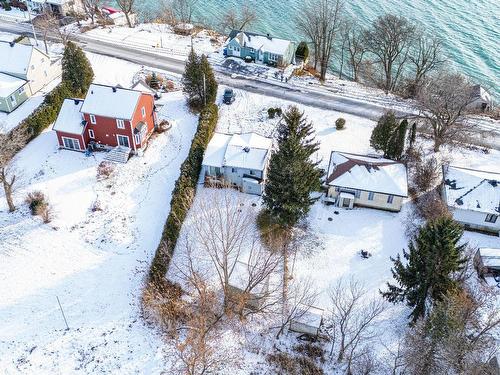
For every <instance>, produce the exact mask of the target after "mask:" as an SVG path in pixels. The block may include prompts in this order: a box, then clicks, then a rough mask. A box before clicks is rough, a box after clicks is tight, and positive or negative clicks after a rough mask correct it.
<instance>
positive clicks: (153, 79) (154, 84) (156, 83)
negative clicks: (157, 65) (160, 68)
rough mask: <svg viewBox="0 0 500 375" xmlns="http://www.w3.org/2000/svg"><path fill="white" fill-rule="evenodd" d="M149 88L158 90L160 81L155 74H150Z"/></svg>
mask: <svg viewBox="0 0 500 375" xmlns="http://www.w3.org/2000/svg"><path fill="white" fill-rule="evenodd" d="M149 87H151V88H152V89H155V90H158V89H159V88H160V80H159V79H158V76H157V75H156V72H153V73H151V79H150V80H149Z"/></svg>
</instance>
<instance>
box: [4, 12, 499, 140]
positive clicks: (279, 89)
mask: <svg viewBox="0 0 500 375" xmlns="http://www.w3.org/2000/svg"><path fill="white" fill-rule="evenodd" d="M0 31H5V32H10V33H15V34H29V35H32V29H31V25H30V24H28V23H16V22H10V21H5V20H0ZM38 34H39V33H38ZM48 39H49V40H52V41H58V40H59V36H58V35H57V34H56V33H51V34H49V36H48ZM71 39H72V40H74V41H75V42H78V43H79V44H80V45H81V46H82V48H83V49H84V50H86V51H89V52H94V53H98V54H101V55H106V56H110V57H115V58H119V59H123V60H127V61H130V62H133V63H136V64H139V65H144V66H149V67H153V68H158V69H162V70H166V71H169V72H173V73H179V74H181V73H183V72H184V65H185V63H184V61H182V60H180V59H178V58H173V57H168V56H165V55H159V54H156V53H153V52H149V51H146V50H139V49H137V48H131V47H129V46H127V45H116V44H113V43H108V42H105V41H101V40H96V39H94V38H89V37H87V36H86V35H85V34H74V35H72V37H71ZM215 68H216V76H217V81H218V82H219V83H220V84H223V85H227V86H230V87H233V88H236V89H241V90H246V91H249V92H253V93H257V94H263V95H267V96H273V97H276V98H279V99H284V100H288V101H292V102H296V103H301V104H304V105H308V106H312V107H316V108H321V109H326V110H334V111H339V112H343V113H349V114H352V115H356V116H360V117H364V118H369V119H371V120H377V119H378V118H379V117H380V116H381V115H382V114H383V113H384V112H385V111H387V109H389V108H387V107H385V106H384V105H383V104H378V103H374V102H367V101H363V100H358V99H355V98H351V97H345V96H341V95H336V94H335V93H332V92H329V91H328V89H326V88H323V87H315V86H311V87H300V86H293V85H289V84H286V83H281V82H279V81H277V82H273V81H270V80H262V79H256V78H255V77H248V78H246V77H244V76H241V75H238V76H237V77H236V78H232V77H231V74H232V72H229V71H224V68H222V67H218V66H217V67H215ZM391 109H392V108H391ZM393 110H394V109H393ZM396 113H397V114H398V115H401V116H405V115H414V112H413V111H412V110H411V109H410V108H409V107H408V109H406V110H404V109H403V110H397V111H396ZM477 128H478V132H477V137H476V139H475V140H471V141H472V142H473V143H476V144H479V145H483V144H484V145H488V146H490V147H493V148H496V149H500V124H499V125H498V126H497V125H494V126H493V128H492V125H491V123H488V122H482V121H478V126H477ZM485 131H489V132H490V133H489V135H488V136H486V137H485V136H484V132H485Z"/></svg>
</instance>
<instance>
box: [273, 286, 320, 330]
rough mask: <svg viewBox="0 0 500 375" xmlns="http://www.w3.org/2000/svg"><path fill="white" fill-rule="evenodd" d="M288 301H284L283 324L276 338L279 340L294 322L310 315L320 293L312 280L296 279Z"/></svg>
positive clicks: (288, 295)
mask: <svg viewBox="0 0 500 375" xmlns="http://www.w3.org/2000/svg"><path fill="white" fill-rule="evenodd" d="M285 297H286V299H284V300H283V301H282V304H283V308H282V312H281V315H280V317H281V322H280V326H279V330H278V333H277V334H276V338H277V339H278V338H279V337H280V336H281V335H282V334H283V333H284V332H285V329H286V328H287V327H288V326H289V325H290V323H291V322H292V321H295V320H299V319H301V318H302V317H304V316H306V315H307V314H308V313H309V310H310V309H311V308H312V307H313V306H314V305H315V302H316V299H317V297H318V292H317V291H316V289H315V288H314V285H313V283H312V281H311V279H295V280H293V281H292V283H290V285H289V286H288V291H287V294H286V296H285Z"/></svg>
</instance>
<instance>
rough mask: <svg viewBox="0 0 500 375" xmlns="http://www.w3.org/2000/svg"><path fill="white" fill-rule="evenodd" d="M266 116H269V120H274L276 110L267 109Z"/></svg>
mask: <svg viewBox="0 0 500 375" xmlns="http://www.w3.org/2000/svg"><path fill="white" fill-rule="evenodd" d="M267 115H268V116H269V118H274V116H276V109H275V108H269V109H268V110H267Z"/></svg>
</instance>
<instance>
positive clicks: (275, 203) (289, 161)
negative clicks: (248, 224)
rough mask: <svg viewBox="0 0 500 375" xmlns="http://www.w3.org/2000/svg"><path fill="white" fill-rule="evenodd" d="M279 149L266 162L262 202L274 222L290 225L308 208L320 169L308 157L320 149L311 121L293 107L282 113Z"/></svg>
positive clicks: (316, 186)
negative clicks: (267, 170) (265, 179)
mask: <svg viewBox="0 0 500 375" xmlns="http://www.w3.org/2000/svg"><path fill="white" fill-rule="evenodd" d="M277 140H278V150H277V151H275V152H274V153H273V154H272V156H271V160H270V162H269V172H268V177H267V182H266V186H265V190H264V195H263V202H264V206H265V208H266V210H267V211H268V214H269V215H270V218H271V220H272V221H273V222H275V223H277V224H279V225H281V226H283V227H285V228H289V227H292V226H294V225H295V224H296V223H297V222H298V221H299V220H300V219H301V218H303V217H304V216H305V215H306V214H307V213H308V211H309V208H310V206H311V205H312V204H313V203H314V201H315V199H312V198H311V193H312V192H313V191H317V190H319V188H320V177H321V171H320V170H319V168H318V162H314V161H312V160H311V156H312V154H314V153H315V152H316V151H318V149H319V143H318V142H316V141H315V139H314V130H313V127H312V124H311V123H309V122H307V119H306V118H305V117H304V113H303V112H300V111H299V109H298V108H297V107H295V106H292V107H290V108H289V109H288V110H287V111H286V112H285V114H284V115H283V121H282V122H281V123H280V125H279V127H278V139H277Z"/></svg>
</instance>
